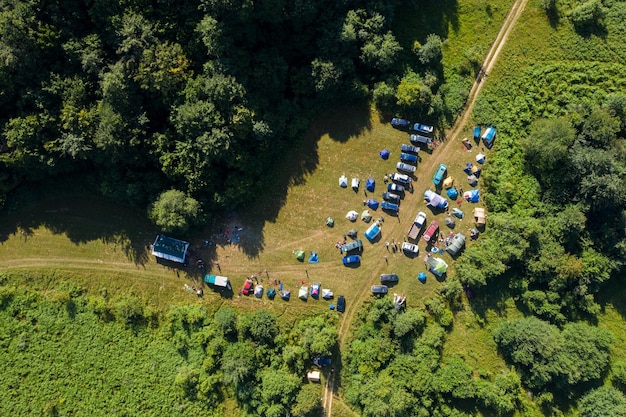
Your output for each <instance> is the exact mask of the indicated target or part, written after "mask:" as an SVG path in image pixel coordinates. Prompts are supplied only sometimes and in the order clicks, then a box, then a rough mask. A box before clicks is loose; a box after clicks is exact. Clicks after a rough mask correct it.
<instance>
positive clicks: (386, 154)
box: [378, 149, 391, 161]
mask: <svg viewBox="0 0 626 417" xmlns="http://www.w3.org/2000/svg"><path fill="white" fill-rule="evenodd" d="M390 154H391V152H389V150H387V149H383V150H382V151H380V152H378V155H380V157H381V158H383V159H384V160H385V161H386V160H387V159H389V155H390Z"/></svg>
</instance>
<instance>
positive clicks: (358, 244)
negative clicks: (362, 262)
mask: <svg viewBox="0 0 626 417" xmlns="http://www.w3.org/2000/svg"><path fill="white" fill-rule="evenodd" d="M339 249H340V250H341V253H350V252H357V251H358V252H361V251H362V250H363V241H362V240H360V239H358V240H355V241H353V242H350V243H346V244H345V245H341V247H340V248H339Z"/></svg>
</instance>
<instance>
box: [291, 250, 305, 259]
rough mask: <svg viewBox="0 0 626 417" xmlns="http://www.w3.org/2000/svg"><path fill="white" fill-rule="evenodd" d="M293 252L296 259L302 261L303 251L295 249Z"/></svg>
mask: <svg viewBox="0 0 626 417" xmlns="http://www.w3.org/2000/svg"><path fill="white" fill-rule="evenodd" d="M293 254H294V255H296V259H297V260H299V261H303V262H304V251H303V250H295V251H293Z"/></svg>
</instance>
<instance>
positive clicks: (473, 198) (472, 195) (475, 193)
mask: <svg viewBox="0 0 626 417" xmlns="http://www.w3.org/2000/svg"><path fill="white" fill-rule="evenodd" d="M463 198H464V199H466V200H467V201H469V202H470V203H478V202H479V201H480V191H479V190H469V191H466V192H465V193H463Z"/></svg>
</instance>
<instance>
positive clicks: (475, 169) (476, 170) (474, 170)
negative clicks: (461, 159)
mask: <svg viewBox="0 0 626 417" xmlns="http://www.w3.org/2000/svg"><path fill="white" fill-rule="evenodd" d="M482 172H483V170H482V169H480V167H479V166H477V165H474V166H473V167H472V175H475V176H476V178H479V177H480V174H481V173H482Z"/></svg>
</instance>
